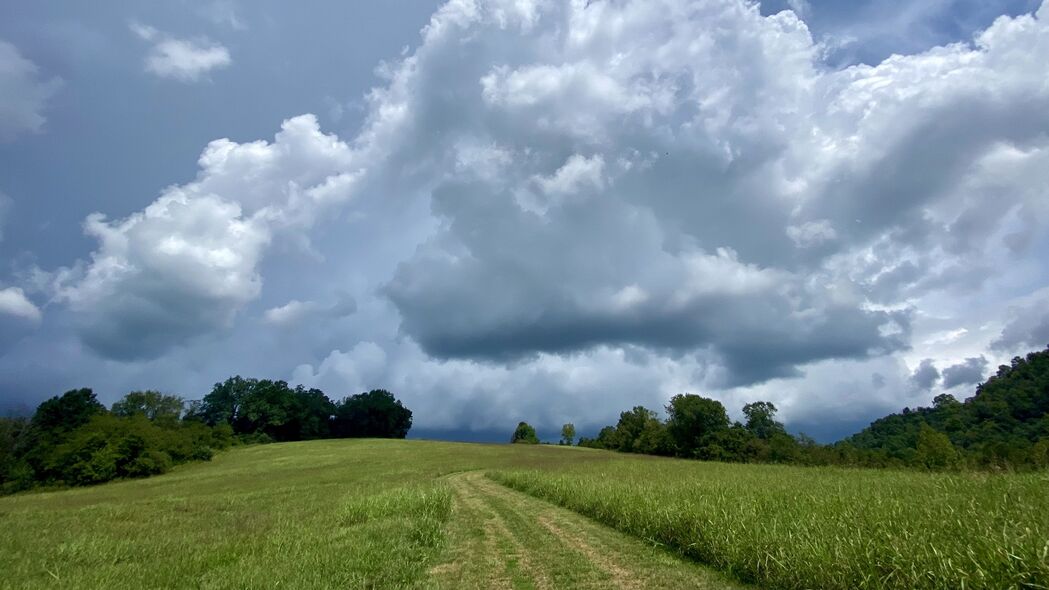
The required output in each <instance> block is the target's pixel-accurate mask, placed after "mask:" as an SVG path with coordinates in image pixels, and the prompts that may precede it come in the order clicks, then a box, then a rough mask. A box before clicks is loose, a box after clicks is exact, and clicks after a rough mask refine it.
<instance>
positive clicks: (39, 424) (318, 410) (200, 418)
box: [0, 376, 412, 493]
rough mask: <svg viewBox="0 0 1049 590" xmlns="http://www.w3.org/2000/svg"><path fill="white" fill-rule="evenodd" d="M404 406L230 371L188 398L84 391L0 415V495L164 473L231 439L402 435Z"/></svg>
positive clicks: (406, 424)
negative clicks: (104, 399) (25, 413)
mask: <svg viewBox="0 0 1049 590" xmlns="http://www.w3.org/2000/svg"><path fill="white" fill-rule="evenodd" d="M411 426H412V412H411V410H409V409H408V408H406V407H404V405H403V404H402V403H401V402H400V401H399V400H397V399H396V398H395V397H394V395H393V394H392V393H390V392H389V391H386V390H383V389H375V390H372V391H369V392H366V393H361V394H358V395H352V396H349V397H346V398H343V399H342V400H340V401H339V402H333V401H332V400H331V399H329V398H328V397H327V395H325V393H324V392H323V391H321V390H319V389H306V388H304V387H302V386H298V387H294V388H292V387H290V386H289V385H288V384H287V383H286V382H284V381H271V380H268V379H254V378H243V377H240V376H237V377H231V378H229V379H227V380H226V381H224V382H222V383H216V384H215V386H214V387H213V388H212V389H211V391H210V392H209V393H208V394H207V395H205V396H204V397H203V398H202V399H200V400H196V401H192V402H187V401H186V400H184V399H183V398H181V397H178V396H174V395H166V394H163V393H160V392H157V391H133V392H130V393H128V394H127V395H125V396H124V397H123V398H121V399H120V400H119V401H117V402H116V403H114V404H113V405H112V406H111V407H110V408H109V409H106V407H105V406H103V405H102V404H101V403H100V402H99V401H98V398H97V396H96V395H95V393H94V392H93V391H92V390H91V389H74V390H70V391H67V392H65V393H64V394H62V395H60V396H56V397H53V398H51V399H48V400H46V401H44V402H43V403H41V404H40V405H39V406H38V407H37V408H36V411H35V412H34V413H33V415H32V416H31V417H29V418H0V493H12V492H16V491H21V490H25V489H29V488H32V487H37V486H65V485H90V484H96V483H101V482H104V481H109V480H112V479H117V478H130V477H145V476H148V475H154V474H158V473H164V472H165V471H167V470H169V469H170V468H171V467H172V466H174V465H178V464H180V463H185V462H188V461H198V460H209V459H211V457H212V455H213V454H214V453H215V452H216V451H219V450H223V449H226V448H228V447H230V446H231V445H234V444H248V443H262V442H273V441H280V442H283V441H297V440H311V439H319V438H354V437H370V438H404V437H405V436H406V435H407V434H408V431H409V430H410V429H411Z"/></svg>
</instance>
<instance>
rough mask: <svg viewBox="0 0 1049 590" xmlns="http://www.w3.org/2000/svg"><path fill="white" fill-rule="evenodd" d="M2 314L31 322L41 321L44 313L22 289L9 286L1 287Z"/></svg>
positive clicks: (0, 306) (0, 310)
mask: <svg viewBox="0 0 1049 590" xmlns="http://www.w3.org/2000/svg"><path fill="white" fill-rule="evenodd" d="M0 314H4V315H9V316H14V317H16V318H21V319H24V320H28V321H31V322H39V321H40V318H41V317H42V314H41V313H40V309H39V308H38V307H37V306H36V305H34V304H33V302H32V301H30V300H29V299H28V298H26V296H25V293H24V292H23V291H22V289H20V288H18V287H7V288H6V289H0Z"/></svg>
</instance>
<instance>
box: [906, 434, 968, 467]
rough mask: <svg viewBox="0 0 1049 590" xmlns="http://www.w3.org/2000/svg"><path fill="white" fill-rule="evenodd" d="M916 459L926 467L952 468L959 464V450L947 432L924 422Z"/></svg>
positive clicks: (919, 435)
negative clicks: (939, 430)
mask: <svg viewBox="0 0 1049 590" xmlns="http://www.w3.org/2000/svg"><path fill="white" fill-rule="evenodd" d="M915 459H916V460H917V461H918V463H919V464H921V465H923V466H924V467H925V468H926V469H933V470H939V469H950V468H952V467H956V466H957V464H958V451H957V450H956V449H955V448H954V445H952V444H951V439H949V438H947V435H946V434H944V433H942V432H938V431H936V430H935V429H933V428H932V427H931V426H929V425H928V424H922V425H921V430H920V432H919V433H918V448H917V453H916V454H915Z"/></svg>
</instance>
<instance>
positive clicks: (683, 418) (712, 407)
mask: <svg viewBox="0 0 1049 590" xmlns="http://www.w3.org/2000/svg"><path fill="white" fill-rule="evenodd" d="M667 415H668V416H669V418H668V419H667V431H668V433H669V434H670V439H671V440H672V441H673V443H674V445H675V447H676V452H677V454H678V455H679V456H682V457H701V456H703V455H704V450H703V448H704V447H705V446H706V445H708V444H710V443H711V442H712V441H713V439H714V437H715V436H716V435H717V434H718V433H719V432H722V431H724V430H727V429H728V427H729V419H728V413H727V412H725V406H723V405H722V404H721V402H719V401H717V400H713V399H709V398H705V397H701V396H698V395H693V394H691V393H686V394H683V395H675V396H674V397H672V398H671V399H670V404H669V405H667Z"/></svg>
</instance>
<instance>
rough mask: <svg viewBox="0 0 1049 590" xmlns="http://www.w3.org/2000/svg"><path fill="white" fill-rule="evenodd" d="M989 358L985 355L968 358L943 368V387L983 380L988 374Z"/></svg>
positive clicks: (947, 387) (948, 387)
mask: <svg viewBox="0 0 1049 590" xmlns="http://www.w3.org/2000/svg"><path fill="white" fill-rule="evenodd" d="M987 365H988V363H987V359H986V358H984V357H983V356H979V357H974V358H967V359H965V361H964V362H961V363H958V364H956V365H951V366H949V367H947V368H946V369H944V370H943V387H944V389H950V388H952V387H957V386H959V385H971V384H975V383H979V382H981V381H983V379H984V376H985V375H986V374H987Z"/></svg>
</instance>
